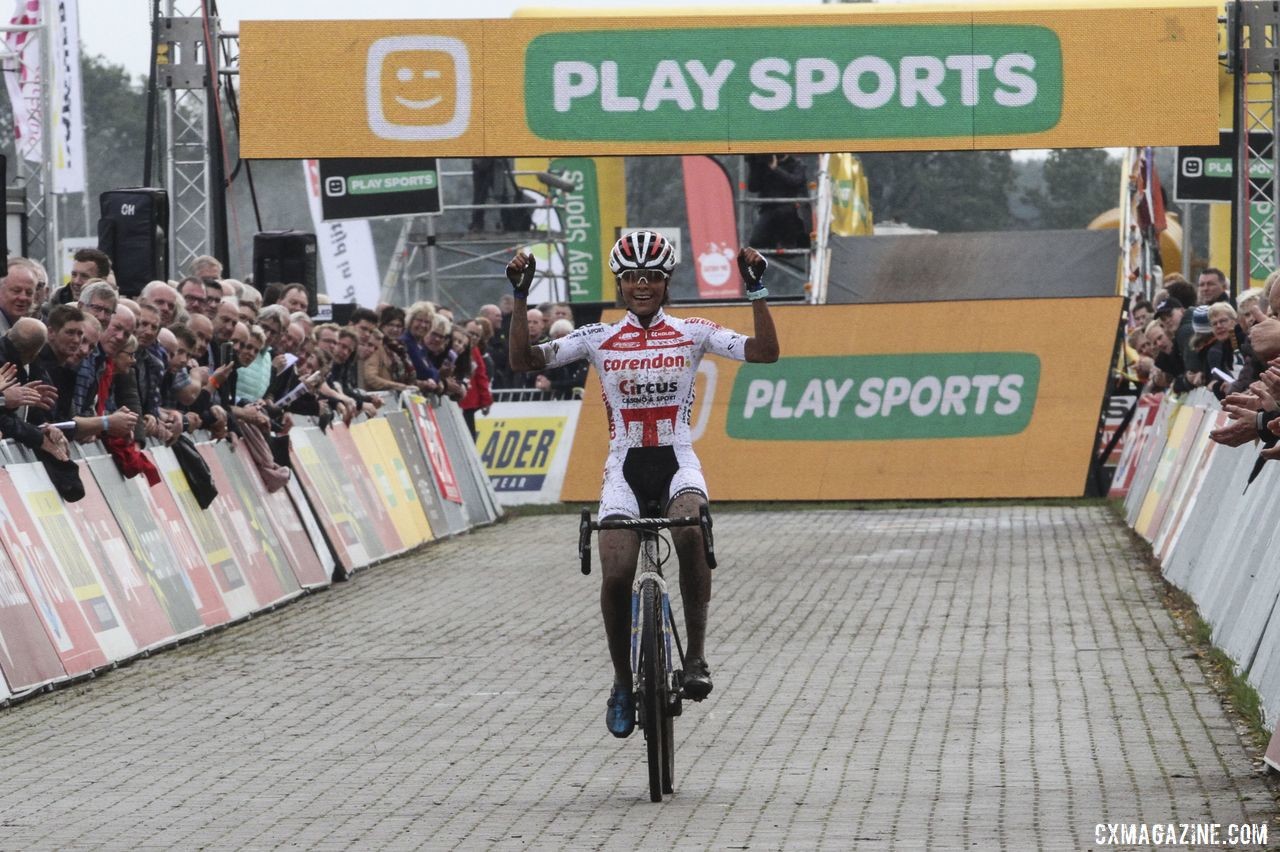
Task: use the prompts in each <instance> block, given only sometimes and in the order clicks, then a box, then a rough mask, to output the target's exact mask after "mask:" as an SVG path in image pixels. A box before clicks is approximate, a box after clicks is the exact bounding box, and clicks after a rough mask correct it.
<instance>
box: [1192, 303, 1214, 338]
mask: <svg viewBox="0 0 1280 852" xmlns="http://www.w3.org/2000/svg"><path fill="white" fill-rule="evenodd" d="M1191 330H1192V331H1194V332H1195V333H1196V334H1208V333H1209V332H1211V331H1213V326H1211V325H1209V306H1208V305H1196V306H1195V308H1194V309H1193V310H1192V311H1191Z"/></svg>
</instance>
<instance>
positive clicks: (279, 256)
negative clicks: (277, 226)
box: [253, 231, 316, 316]
mask: <svg viewBox="0 0 1280 852" xmlns="http://www.w3.org/2000/svg"><path fill="white" fill-rule="evenodd" d="M268 284H301V285H302V286H304V287H306V288H307V304H308V310H307V312H308V313H310V314H312V315H313V316H314V315H315V312H316V235H315V234H308V233H306V232H304V231H262V232H261V233H257V234H254V235H253V285H254V286H255V287H257V288H258V291H259V292H263V291H265V290H266V288H267V285H268Z"/></svg>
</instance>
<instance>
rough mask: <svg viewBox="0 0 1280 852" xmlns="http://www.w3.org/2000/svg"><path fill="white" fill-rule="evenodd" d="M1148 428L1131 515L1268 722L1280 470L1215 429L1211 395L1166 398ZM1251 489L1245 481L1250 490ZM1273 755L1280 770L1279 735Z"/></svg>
mask: <svg viewBox="0 0 1280 852" xmlns="http://www.w3.org/2000/svg"><path fill="white" fill-rule="evenodd" d="M1157 406H1158V407H1156V408H1155V409H1154V410H1155V411H1156V414H1155V416H1154V418H1153V419H1151V420H1150V421H1149V423H1148V425H1145V426H1143V427H1139V428H1140V431H1139V432H1136V433H1134V437H1136V438H1138V439H1139V440H1140V441H1141V442H1142V444H1143V446H1142V450H1141V453H1140V455H1139V456H1138V461H1137V463H1136V469H1135V471H1134V473H1133V479H1132V486H1131V487H1130V489H1129V493H1128V495H1127V497H1126V499H1125V512H1126V517H1127V519H1128V521H1129V523H1130V524H1131V525H1132V526H1133V527H1134V529H1135V531H1137V532H1138V533H1139V534H1141V535H1142V536H1143V537H1144V538H1146V539H1147V540H1148V541H1150V542H1151V544H1152V550H1153V553H1155V555H1156V556H1157V558H1158V559H1159V560H1160V566H1161V571H1162V573H1163V574H1164V577H1165V579H1167V580H1168V581H1169V582H1170V583H1172V584H1174V585H1175V586H1177V587H1178V588H1180V589H1182V590H1183V591H1184V592H1186V593H1187V595H1189V596H1190V597H1191V599H1192V600H1193V601H1195V604H1196V607H1197V608H1198V610H1199V614H1200V617H1201V618H1202V619H1204V621H1205V622H1206V623H1207V624H1208V625H1209V626H1210V628H1211V630H1212V640H1213V643H1214V644H1215V645H1217V646H1218V647H1219V648H1221V649H1222V650H1223V651H1224V652H1225V653H1226V654H1227V655H1228V656H1229V657H1230V658H1231V660H1232V661H1233V662H1234V663H1235V664H1236V666H1237V667H1238V669H1239V671H1240V672H1241V673H1242V674H1244V675H1245V677H1246V678H1247V679H1248V681H1249V683H1250V685H1251V686H1253V687H1254V689H1256V690H1257V692H1258V695H1259V696H1260V698H1261V702H1262V711H1263V715H1264V717H1265V719H1266V720H1267V723H1268V724H1270V725H1272V726H1273V727H1274V726H1275V724H1276V722H1277V720H1280V611H1278V608H1277V607H1276V601H1277V600H1280V570H1276V566H1275V552H1276V548H1277V547H1280V530H1278V529H1277V528H1276V527H1275V525H1274V524H1271V523H1269V522H1268V519H1270V518H1273V517H1275V514H1276V512H1277V511H1280V468H1278V467H1277V465H1275V464H1263V465H1262V467H1261V469H1260V470H1258V471H1257V477H1256V478H1255V479H1254V480H1253V482H1252V483H1249V478H1250V476H1251V475H1253V474H1254V473H1255V465H1256V463H1257V461H1258V451H1259V449H1260V447H1259V445H1257V444H1253V443H1250V444H1245V445H1243V446H1239V447H1227V446H1222V445H1220V444H1215V443H1214V442H1213V441H1212V440H1210V438H1209V433H1210V432H1211V431H1212V430H1213V429H1215V428H1217V427H1219V426H1221V425H1223V424H1224V423H1226V422H1227V416H1226V414H1225V413H1223V412H1222V411H1221V410H1220V408H1219V405H1218V402H1217V400H1215V399H1214V398H1213V397H1212V395H1210V394H1208V393H1207V392H1205V391H1196V392H1194V393H1192V394H1189V395H1187V396H1186V397H1182V398H1179V397H1172V396H1170V395H1166V396H1165V397H1164V398H1163V399H1162V400H1161V401H1160V402H1159V403H1158V404H1157ZM1246 486H1247V487H1246ZM1265 759H1266V761H1267V762H1268V763H1269V764H1270V765H1271V766H1272V767H1273V768H1277V769H1280V739H1278V738H1277V737H1274V736H1273V738H1272V741H1271V746H1270V747H1269V748H1268V750H1267V756H1266V758H1265Z"/></svg>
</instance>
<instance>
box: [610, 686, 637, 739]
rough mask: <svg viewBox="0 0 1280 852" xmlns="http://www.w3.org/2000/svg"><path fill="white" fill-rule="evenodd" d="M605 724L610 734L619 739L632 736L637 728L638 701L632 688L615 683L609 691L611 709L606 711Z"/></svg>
mask: <svg viewBox="0 0 1280 852" xmlns="http://www.w3.org/2000/svg"><path fill="white" fill-rule="evenodd" d="M604 723H605V725H606V726H607V727H608V728H609V733H611V734H613V735H614V736H615V737H618V738H619V739H625V738H626V737H629V736H631V732H632V731H634V730H635V728H636V699H635V694H634V693H632V691H631V687H629V686H624V685H622V684H618V683H615V684H614V685H613V689H612V690H610V691H609V709H608V710H607V711H605V714H604Z"/></svg>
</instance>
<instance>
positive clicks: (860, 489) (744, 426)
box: [482, 297, 1120, 501]
mask: <svg viewBox="0 0 1280 852" xmlns="http://www.w3.org/2000/svg"><path fill="white" fill-rule="evenodd" d="M1119 310H1120V300H1119V299H1117V298H1114V297H1106V298H1080V299H1028V300H1016V301H1007V302H996V301H979V302H948V303H915V304H907V305H892V304H891V305H818V306H808V305H806V306H795V305H783V306H779V307H775V308H773V309H772V312H773V317H774V320H775V323H776V325H777V328H778V337H779V338H780V339H781V340H783V341H785V346H784V350H783V353H782V357H781V358H780V359H779V361H778V362H777V363H775V364H745V363H742V362H737V361H729V360H726V359H722V358H716V357H707V358H705V359H703V361H702V363H701V365H700V367H699V370H698V380H697V384H696V401H695V403H694V408H693V411H692V412H691V414H690V426H691V429H692V431H693V437H694V449H695V450H696V451H697V453H698V457H699V459H700V460H701V462H702V465H703V468H704V470H705V471H706V472H707V480H708V484H709V486H710V489H711V495H710V496H711V498H712V499H713V500H717V499H719V500H884V499H937V498H978V497H1074V496H1079V495H1080V494H1082V493H1084V486H1085V480H1086V477H1087V475H1088V469H1089V464H1090V460H1091V453H1092V450H1093V441H1094V438H1095V436H1096V433H1097V419H1098V412H1099V411H1100V410H1101V407H1102V396H1103V390H1104V387H1103V386H1104V379H1105V376H1106V375H1107V371H1108V369H1109V362H1110V358H1111V348H1112V343H1113V341H1112V338H1113V336H1114V327H1115V321H1116V318H1117V316H1118V312H1119ZM675 313H677V314H680V315H682V316H686V317H687V316H688V315H689V314H690V313H692V311H691V310H680V309H676V310H675ZM697 314H698V315H699V316H701V317H704V318H706V319H707V320H710V321H712V322H716V323H719V324H720V325H723V326H727V327H729V328H733V329H736V330H738V331H741V332H744V333H746V334H750V333H751V332H752V319H751V309H750V308H747V307H741V308H704V309H698V310H697ZM617 316H618V315H617V314H616V313H610V312H606V316H605V318H604V320H603V321H604V322H611V321H613V320H614V319H616V318H617ZM1046 317H1053V321H1052V322H1047V321H1046V319H1045V318H1046ZM674 357H684V356H682V355H677V356H674ZM605 368H606V369H609V368H610V362H608V361H606V363H605ZM618 368H619V369H627V365H626V363H625V359H618ZM669 416H670V417H674V416H676V412H675V409H674V407H673V408H672V409H671V412H670V415H669ZM655 427H656V428H662V427H661V424H660V423H655ZM608 445H609V434H608V424H607V420H606V417H605V411H604V403H603V401H602V400H601V397H600V383H599V378H598V376H597V375H596V372H595V371H594V370H592V371H591V373H590V374H589V377H588V380H587V387H586V390H585V392H584V393H583V403H582V414H581V419H580V422H579V424H578V427H577V430H576V434H575V437H574V442H573V452H572V454H571V456H570V459H569V466H568V470H567V473H566V476H565V485H564V488H563V489H562V491H561V498H562V499H564V500H567V501H590V500H595V499H597V497H598V496H599V492H600V472H601V470H603V468H604V459H605V454H606V452H607V450H608ZM483 446H484V445H483V444H482V453H483Z"/></svg>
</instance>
